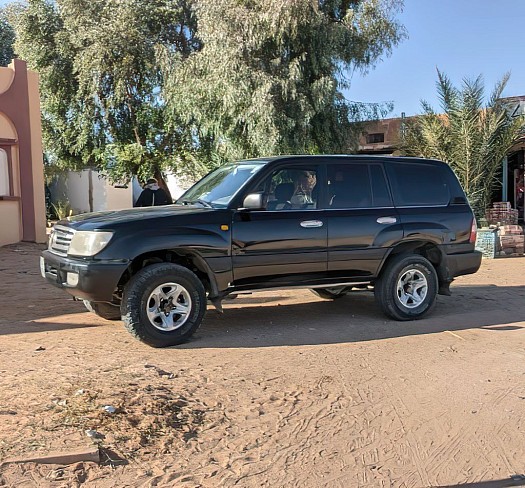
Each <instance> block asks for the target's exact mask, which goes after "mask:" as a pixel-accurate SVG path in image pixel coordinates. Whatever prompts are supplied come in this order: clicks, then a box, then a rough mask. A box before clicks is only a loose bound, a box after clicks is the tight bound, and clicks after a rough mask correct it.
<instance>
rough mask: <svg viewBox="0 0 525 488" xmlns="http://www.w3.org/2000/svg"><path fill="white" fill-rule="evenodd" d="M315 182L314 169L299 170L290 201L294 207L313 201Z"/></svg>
mask: <svg viewBox="0 0 525 488" xmlns="http://www.w3.org/2000/svg"><path fill="white" fill-rule="evenodd" d="M316 184H317V178H316V174H315V171H306V170H305V171H300V172H299V173H298V174H297V177H296V179H295V190H294V194H293V196H292V198H291V199H290V202H291V203H292V205H293V206H294V207H304V206H306V205H310V204H313V203H315V200H314V197H313V194H312V193H313V190H314V188H315V185H316Z"/></svg>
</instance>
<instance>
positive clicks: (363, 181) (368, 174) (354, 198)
mask: <svg viewBox="0 0 525 488" xmlns="http://www.w3.org/2000/svg"><path fill="white" fill-rule="evenodd" d="M328 188H329V192H328V194H329V204H330V205H329V206H330V208H370V207H391V206H392V200H391V198H390V192H389V190H388V186H387V182H386V177H385V174H384V171H383V168H382V166H381V165H380V164H375V163H349V164H329V165H328Z"/></svg>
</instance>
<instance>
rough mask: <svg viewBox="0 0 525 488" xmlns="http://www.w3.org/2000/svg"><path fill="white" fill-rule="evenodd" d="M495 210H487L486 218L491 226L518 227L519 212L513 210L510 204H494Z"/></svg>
mask: <svg viewBox="0 0 525 488" xmlns="http://www.w3.org/2000/svg"><path fill="white" fill-rule="evenodd" d="M492 207H493V208H489V209H487V213H486V218H487V220H488V222H489V224H490V225H516V224H517V223H518V211H517V210H515V209H512V208H511V206H510V202H494V204H493V205H492Z"/></svg>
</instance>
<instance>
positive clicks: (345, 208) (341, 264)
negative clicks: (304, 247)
mask: <svg viewBox="0 0 525 488" xmlns="http://www.w3.org/2000/svg"><path fill="white" fill-rule="evenodd" d="M327 182H328V210H327V216H326V222H327V224H328V273H329V276H331V277H334V278H335V277H338V278H342V277H348V278H357V277H362V278H368V277H374V276H376V274H377V272H378V269H379V266H380V264H381V262H382V261H383V259H384V258H385V256H386V254H387V253H388V250H389V248H390V246H391V245H392V244H393V243H394V242H396V241H399V240H401V238H402V236H403V229H402V226H401V223H400V222H399V216H398V214H397V211H396V209H395V208H394V206H393V203H392V198H391V195H390V191H389V188H388V184H387V180H386V177H385V172H384V169H383V165H382V164H381V163H380V162H371V161H367V160H346V161H344V160H343V161H337V162H335V163H331V164H328V167H327Z"/></svg>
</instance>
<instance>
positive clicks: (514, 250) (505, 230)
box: [498, 225, 525, 255]
mask: <svg viewBox="0 0 525 488" xmlns="http://www.w3.org/2000/svg"><path fill="white" fill-rule="evenodd" d="M498 235H499V238H498V251H499V253H500V254H504V255H510V254H523V253H524V247H525V236H524V235H523V229H522V227H521V226H519V225H502V226H501V227H500V228H499V231H498Z"/></svg>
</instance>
